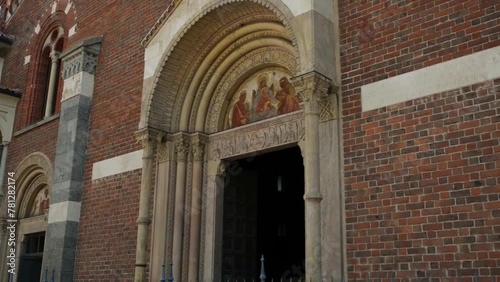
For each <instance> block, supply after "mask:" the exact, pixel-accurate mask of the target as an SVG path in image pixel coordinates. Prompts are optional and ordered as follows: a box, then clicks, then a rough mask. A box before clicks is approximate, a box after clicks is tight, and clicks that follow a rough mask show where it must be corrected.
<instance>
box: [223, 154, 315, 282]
mask: <svg viewBox="0 0 500 282" xmlns="http://www.w3.org/2000/svg"><path fill="white" fill-rule="evenodd" d="M302 160H303V159H302V156H301V154H300V150H299V148H298V147H294V148H290V149H286V150H281V151H278V152H273V153H268V154H264V155H260V156H257V157H250V158H246V159H241V160H238V161H232V162H230V163H229V164H228V166H229V167H232V168H233V169H232V170H233V172H234V173H232V174H228V175H227V176H226V185H227V186H226V188H225V189H224V211H223V213H224V222H223V255H222V261H223V262H222V278H223V281H226V280H227V279H230V280H232V279H238V280H240V279H241V280H242V279H247V280H249V281H251V279H252V278H258V277H259V274H260V258H261V255H264V257H265V268H266V276H267V278H268V279H271V278H274V279H275V280H276V281H279V279H280V278H286V279H287V281H288V279H290V278H298V277H303V276H305V270H304V265H303V263H304V257H305V253H304V248H305V247H304V245H305V238H304V234H305V230H304V200H303V194H304V167H303V161H302Z"/></svg>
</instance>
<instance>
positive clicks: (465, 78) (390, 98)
mask: <svg viewBox="0 0 500 282" xmlns="http://www.w3.org/2000/svg"><path fill="white" fill-rule="evenodd" d="M499 65H500V46H499V47H495V48H491V49H488V50H484V51H481V52H477V53H474V54H471V55H467V56H463V57H460V58H457V59H454V60H450V61H447V62H444V63H440V64H436V65H433V66H430V67H426V68H423V69H419V70H416V71H413V72H409V73H405V74H402V75H398V76H395V77H392V78H388V79H385V80H381V81H377V82H375V83H371V84H367V85H364V86H362V87H361V107H362V109H363V112H366V111H370V110H373V109H378V108H382V107H386V106H389V105H393V104H397V103H401V102H405V101H409V100H413V99H417V98H421V97H425V96H428V95H431V94H435V93H440V92H443V91H447V90H452V89H456V88H460V87H464V86H468V85H472V84H477V83H481V82H484V81H488V80H492V79H496V78H499V77H500V67H499Z"/></svg>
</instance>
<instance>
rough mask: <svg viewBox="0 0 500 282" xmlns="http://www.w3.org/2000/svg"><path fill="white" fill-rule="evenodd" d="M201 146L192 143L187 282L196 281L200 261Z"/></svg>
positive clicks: (200, 143)
mask: <svg viewBox="0 0 500 282" xmlns="http://www.w3.org/2000/svg"><path fill="white" fill-rule="evenodd" d="M203 146H204V144H203V143H202V142H200V141H194V142H193V181H192V192H191V214H190V215H191V220H190V233H189V265H188V281H193V282H194V281H198V272H199V271H198V266H199V260H200V229H201V204H202V203H201V196H202V195H201V194H202V184H203V182H202V181H203V149H204V148H203Z"/></svg>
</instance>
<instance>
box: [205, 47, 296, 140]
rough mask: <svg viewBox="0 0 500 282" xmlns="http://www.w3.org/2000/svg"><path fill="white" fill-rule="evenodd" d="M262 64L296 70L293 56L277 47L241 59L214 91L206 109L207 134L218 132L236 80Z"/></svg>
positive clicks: (258, 51)
mask: <svg viewBox="0 0 500 282" xmlns="http://www.w3.org/2000/svg"><path fill="white" fill-rule="evenodd" d="M264 63H274V64H276V65H281V66H283V67H285V68H286V69H288V70H289V71H290V72H291V73H295V72H296V68H297V61H296V60H295V57H294V55H293V54H291V53H289V52H288V51H286V50H284V49H282V48H278V47H269V48H261V49H258V50H255V51H253V52H250V53H249V54H247V55H246V56H244V57H242V58H241V59H240V60H239V61H238V62H237V63H236V64H234V66H233V67H231V68H230V69H229V70H228V71H227V72H226V74H225V75H224V77H223V78H222V79H221V83H220V84H219V85H218V86H217V88H216V90H215V91H214V93H215V97H214V99H212V102H211V103H210V106H209V109H208V112H209V113H211V114H210V116H209V118H208V119H207V127H208V132H209V133H214V132H217V131H218V130H219V121H220V119H221V118H223V117H222V115H223V114H222V113H221V111H222V108H223V105H224V103H227V101H226V100H227V97H228V95H232V94H233V93H229V92H230V90H231V89H232V88H233V86H234V85H235V84H236V83H237V82H238V79H240V78H241V76H243V75H244V74H245V73H247V72H248V71H250V70H251V69H253V68H255V67H257V66H259V65H262V64H264Z"/></svg>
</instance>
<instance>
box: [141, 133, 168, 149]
mask: <svg viewBox="0 0 500 282" xmlns="http://www.w3.org/2000/svg"><path fill="white" fill-rule="evenodd" d="M135 136H136V138H137V142H139V143H140V144H141V146H142V148H143V149H147V148H148V146H152V148H153V149H154V146H155V145H156V144H157V143H160V142H161V141H162V139H163V138H164V136H165V133H164V132H161V131H159V130H156V129H151V128H143V129H141V130H139V131H136V132H135Z"/></svg>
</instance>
